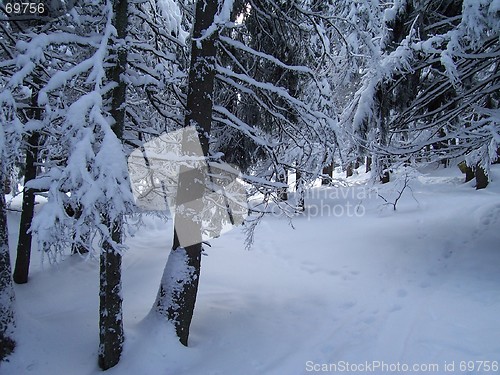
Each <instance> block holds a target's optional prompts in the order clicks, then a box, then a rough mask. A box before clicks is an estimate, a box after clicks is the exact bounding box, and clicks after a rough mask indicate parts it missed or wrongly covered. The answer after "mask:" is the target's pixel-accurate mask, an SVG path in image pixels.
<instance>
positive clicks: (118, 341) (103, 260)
mask: <svg viewBox="0 0 500 375" xmlns="http://www.w3.org/2000/svg"><path fill="white" fill-rule="evenodd" d="M113 11H114V18H113V26H114V27H115V28H116V33H117V37H118V39H119V40H120V41H122V42H123V43H124V42H125V39H126V37H127V28H128V0H115V1H114V4H113ZM115 48H116V47H115ZM116 56H117V57H116V61H115V64H114V66H113V67H112V68H111V69H110V78H111V81H112V82H114V83H115V84H116V87H115V88H114V89H113V92H112V98H111V110H110V113H111V115H112V117H113V119H114V120H115V122H114V125H113V132H114V133H115V135H116V137H117V138H118V139H119V140H122V139H123V131H124V128H125V103H126V93H127V85H126V82H125V81H124V80H123V79H122V75H123V74H124V73H125V71H126V68H127V49H126V48H125V47H124V46H118V48H116ZM103 224H105V225H106V226H107V227H108V230H109V232H110V233H111V242H110V240H109V239H105V241H104V243H103V248H102V250H101V256H100V278H99V280H100V285H99V357H98V364H99V367H100V368H101V369H103V370H107V369H109V368H111V367H113V366H115V365H116V364H117V363H118V362H119V360H120V356H121V353H122V349H123V342H124V333H123V317H122V296H121V263H122V256H121V254H120V252H119V251H117V249H116V248H115V245H117V244H121V242H122V225H123V220H122V218H113V219H110V218H109V217H108V215H107V213H103Z"/></svg>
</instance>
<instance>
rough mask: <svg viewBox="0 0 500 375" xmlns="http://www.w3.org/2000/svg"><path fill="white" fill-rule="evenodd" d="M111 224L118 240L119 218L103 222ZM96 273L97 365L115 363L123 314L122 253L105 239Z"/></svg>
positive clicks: (118, 352)
mask: <svg viewBox="0 0 500 375" xmlns="http://www.w3.org/2000/svg"><path fill="white" fill-rule="evenodd" d="M105 224H106V225H107V226H108V227H110V226H111V227H112V229H111V230H112V232H111V240H112V241H113V242H114V243H115V244H119V243H121V224H122V223H121V222H117V221H115V222H114V223H113V224H111V223H110V221H109V220H107V222H106V223H105ZM99 263H100V264H99V265H100V277H99V359H98V363H99V367H100V368H101V369H103V370H107V369H109V368H111V367H113V366H115V365H116V364H117V363H118V362H119V360H120V356H121V353H122V349H123V341H124V336H123V316H122V297H121V264H122V256H121V254H120V253H119V252H118V251H116V250H115V248H114V246H113V244H112V243H110V241H109V240H106V241H104V243H103V248H102V251H101V255H100V262H99Z"/></svg>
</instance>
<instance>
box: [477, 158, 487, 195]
mask: <svg viewBox="0 0 500 375" xmlns="http://www.w3.org/2000/svg"><path fill="white" fill-rule="evenodd" d="M475 173H476V189H477V190H479V189H484V188H485V187H486V186H488V183H489V181H488V175H487V174H486V171H485V170H484V168H483V167H481V166H479V164H478V165H476V170H475Z"/></svg>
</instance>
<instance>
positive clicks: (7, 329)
mask: <svg viewBox="0 0 500 375" xmlns="http://www.w3.org/2000/svg"><path fill="white" fill-rule="evenodd" d="M1 163H2V161H1V160H0V168H3V165H2V164H1ZM3 181H4V174H3V173H2V171H1V170H0V193H2V194H0V362H1V361H2V360H3V359H5V358H6V357H7V356H8V355H9V354H10V353H11V352H12V351H13V350H14V348H15V346H16V343H15V341H14V328H15V321H14V286H13V285H12V278H11V269H10V256H9V238H8V233H9V232H8V228H7V211H6V209H7V206H6V204H5V196H4V194H3V190H4V183H3Z"/></svg>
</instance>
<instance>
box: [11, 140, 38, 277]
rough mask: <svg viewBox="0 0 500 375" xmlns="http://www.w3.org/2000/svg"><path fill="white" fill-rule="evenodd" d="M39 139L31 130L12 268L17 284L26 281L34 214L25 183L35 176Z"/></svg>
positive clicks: (33, 200)
mask: <svg viewBox="0 0 500 375" xmlns="http://www.w3.org/2000/svg"><path fill="white" fill-rule="evenodd" d="M39 139H40V134H39V133H38V132H33V133H32V134H31V135H30V137H29V139H28V148H27V150H26V170H25V173H24V190H23V205H22V212H21V221H20V223H19V240H18V243H17V257H16V265H15V268H14V282H16V283H17V284H25V283H27V282H28V274H29V267H30V257H31V239H32V238H31V232H29V229H30V227H31V222H32V221H33V216H34V214H35V192H34V191H33V190H32V189H28V188H27V187H26V184H27V183H28V182H29V181H31V180H33V179H34V178H36V162H37V160H38V142H39Z"/></svg>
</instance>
